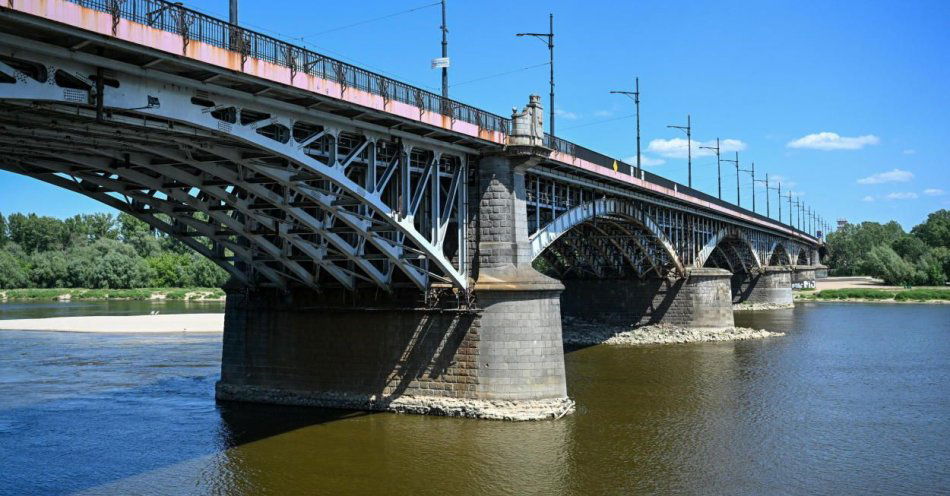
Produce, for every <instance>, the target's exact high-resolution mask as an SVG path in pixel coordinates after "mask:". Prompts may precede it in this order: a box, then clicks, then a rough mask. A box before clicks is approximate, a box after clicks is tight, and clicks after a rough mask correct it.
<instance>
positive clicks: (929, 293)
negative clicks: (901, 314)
mask: <svg viewBox="0 0 950 496" xmlns="http://www.w3.org/2000/svg"><path fill="white" fill-rule="evenodd" d="M795 297H796V298H797V299H800V300H835V301H841V300H854V301H950V288H917V289H899V290H893V289H871V288H849V289H825V290H822V291H813V292H808V293H797V294H796V295H795Z"/></svg>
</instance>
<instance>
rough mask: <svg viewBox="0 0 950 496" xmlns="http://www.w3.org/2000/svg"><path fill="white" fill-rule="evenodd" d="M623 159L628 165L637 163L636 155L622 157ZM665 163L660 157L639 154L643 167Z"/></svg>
mask: <svg viewBox="0 0 950 496" xmlns="http://www.w3.org/2000/svg"><path fill="white" fill-rule="evenodd" d="M623 161H624V162H626V163H628V164H630V165H637V156H636V155H632V156H630V157H627V158H625V159H623ZM665 163H666V160H663V159H662V158H654V157H648V156H646V155H640V164H641V165H643V166H644V167H652V166H655V165H663V164H665Z"/></svg>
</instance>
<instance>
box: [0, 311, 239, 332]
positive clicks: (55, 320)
mask: <svg viewBox="0 0 950 496" xmlns="http://www.w3.org/2000/svg"><path fill="white" fill-rule="evenodd" d="M0 330H7V331H61V332H143V333H146V332H223V331H224V314H223V313H188V314H170V315H104V316H103V315H97V316H91V317H52V318H48V319H12V320H0Z"/></svg>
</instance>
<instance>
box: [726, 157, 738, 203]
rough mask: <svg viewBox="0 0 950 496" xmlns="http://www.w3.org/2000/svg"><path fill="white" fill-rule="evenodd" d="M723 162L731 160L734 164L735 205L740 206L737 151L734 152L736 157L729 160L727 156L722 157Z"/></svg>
mask: <svg viewBox="0 0 950 496" xmlns="http://www.w3.org/2000/svg"><path fill="white" fill-rule="evenodd" d="M722 161H723V162H732V163H733V165H735V166H736V206H738V207H741V206H742V200H741V199H740V198H739V152H736V159H735V160H729V159H728V158H724V159H722Z"/></svg>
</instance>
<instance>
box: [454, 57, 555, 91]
mask: <svg viewBox="0 0 950 496" xmlns="http://www.w3.org/2000/svg"><path fill="white" fill-rule="evenodd" d="M550 64H551V63H550V62H544V63H541V64H535V65H529V66H527V67H522V68H520V69H514V70H510V71H506V72H499V73H498V74H491V75H489V76H483V77H480V78H475V79H469V80H467V81H462V82H461V83H455V84H453V85H450V87H453V88H454V87H455V86H461V85H463V84H469V83H476V82H478V81H484V80H486V79H492V78H496V77H501V76H507V75H509V74H514V73H516V72H521V71H527V70H528V69H536V68H538V67H544V66H546V65H550Z"/></svg>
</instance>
